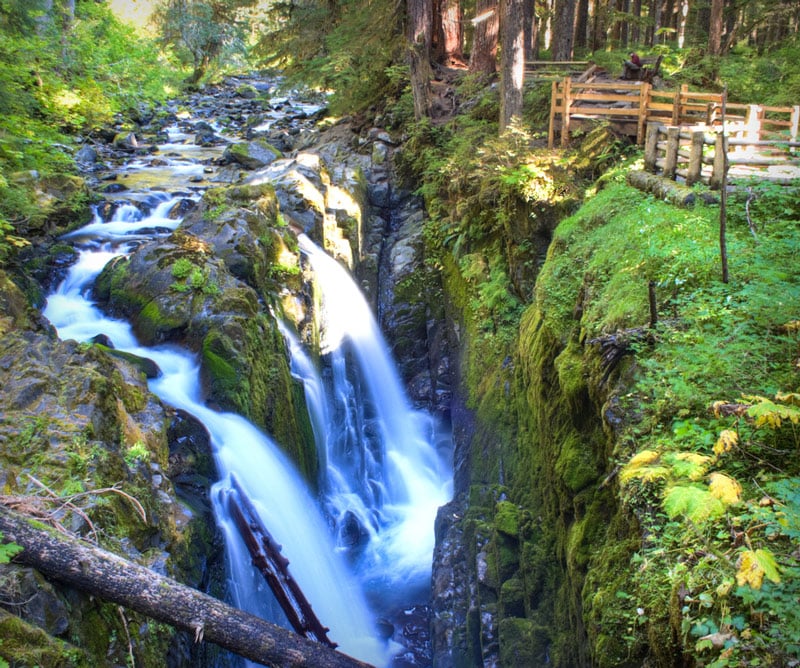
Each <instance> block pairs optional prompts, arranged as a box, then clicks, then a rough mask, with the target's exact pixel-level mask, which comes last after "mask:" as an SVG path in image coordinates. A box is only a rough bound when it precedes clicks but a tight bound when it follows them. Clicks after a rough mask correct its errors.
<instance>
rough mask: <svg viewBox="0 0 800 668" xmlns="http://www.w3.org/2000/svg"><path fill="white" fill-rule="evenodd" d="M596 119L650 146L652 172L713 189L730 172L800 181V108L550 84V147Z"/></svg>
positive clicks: (636, 86) (628, 86)
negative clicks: (723, 113)
mask: <svg viewBox="0 0 800 668" xmlns="http://www.w3.org/2000/svg"><path fill="white" fill-rule="evenodd" d="M723 107H724V108H725V119H724V124H723V121H722V109H723ZM598 120H599V121H606V122H609V123H611V124H612V125H613V127H614V129H615V131H616V132H618V133H620V134H623V135H627V136H628V137H630V138H631V140H633V141H635V142H636V143H637V144H639V145H645V149H646V158H645V163H646V169H648V170H649V171H652V172H654V173H658V172H659V171H661V172H662V173H664V174H665V175H667V176H669V177H670V178H683V179H685V180H686V181H687V182H689V183H694V182H697V181H703V182H705V183H709V184H710V185H712V187H713V186H715V185H719V183H721V180H722V170H723V169H725V168H726V167H727V169H728V178H731V179H734V180H735V179H744V178H758V179H769V180H773V181H777V182H781V183H787V182H790V181H794V180H796V179H800V153H798V149H800V143H798V132H799V131H800V105H795V106H793V107H770V106H764V105H757V104H749V105H745V104H734V103H727V102H726V101H725V100H724V99H723V94H722V93H706V92H693V91H689V89H688V87H687V86H682V87H681V88H680V89H679V90H677V91H664V90H657V89H655V88H654V87H653V86H652V85H651V84H649V83H647V82H622V81H619V82H617V81H576V80H573V79H571V78H563V79H561V80H556V81H553V82H552V96H551V102H550V128H549V133H548V145H549V146H550V147H551V148H553V147H554V146H555V142H556V137H557V136H558V137H559V139H560V144H561V146H562V147H566V146H568V145H569V140H570V134H571V133H572V132H573V131H575V130H577V129H579V128H580V127H581V126H582V125H585V124H586V123H592V122H597V121H598ZM726 154H727V158H728V159H727V164H726V161H725V160H724V157H725V155H726Z"/></svg>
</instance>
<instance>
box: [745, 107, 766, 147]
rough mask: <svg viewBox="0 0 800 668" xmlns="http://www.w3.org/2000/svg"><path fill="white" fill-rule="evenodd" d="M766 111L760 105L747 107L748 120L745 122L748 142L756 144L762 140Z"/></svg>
mask: <svg viewBox="0 0 800 668" xmlns="http://www.w3.org/2000/svg"><path fill="white" fill-rule="evenodd" d="M763 117H764V109H763V108H762V107H761V105H760V104H749V105H747V119H746V120H745V122H744V126H745V129H744V138H745V139H746V140H747V141H748V142H752V143H756V142H757V141H759V140H760V139H761V119H762V118H763Z"/></svg>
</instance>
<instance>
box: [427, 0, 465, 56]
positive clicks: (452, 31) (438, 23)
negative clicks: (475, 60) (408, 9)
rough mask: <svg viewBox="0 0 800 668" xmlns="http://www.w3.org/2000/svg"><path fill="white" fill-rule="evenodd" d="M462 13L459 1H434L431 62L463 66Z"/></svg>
mask: <svg viewBox="0 0 800 668" xmlns="http://www.w3.org/2000/svg"><path fill="white" fill-rule="evenodd" d="M463 49H464V12H463V10H462V8H461V0H434V5H433V60H434V62H437V63H442V64H444V65H464V50H463Z"/></svg>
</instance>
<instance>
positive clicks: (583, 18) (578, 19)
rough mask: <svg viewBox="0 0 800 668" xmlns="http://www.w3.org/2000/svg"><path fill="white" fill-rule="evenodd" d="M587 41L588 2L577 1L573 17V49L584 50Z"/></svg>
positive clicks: (587, 0) (585, 0)
mask: <svg viewBox="0 0 800 668" xmlns="http://www.w3.org/2000/svg"><path fill="white" fill-rule="evenodd" d="M588 41H589V0H578V9H577V13H576V16H575V48H576V49H585V48H586V46H587V44H588Z"/></svg>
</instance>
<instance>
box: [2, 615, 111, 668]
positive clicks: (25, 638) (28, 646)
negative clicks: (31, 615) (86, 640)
mask: <svg viewBox="0 0 800 668" xmlns="http://www.w3.org/2000/svg"><path fill="white" fill-rule="evenodd" d="M0 658H3V659H5V660H6V661H8V662H9V664H10V665H12V666H19V667H20V668H35V667H38V668H84V667H85V668H90V667H91V666H95V665H97V664H96V663H95V662H94V661H91V660H90V659H89V657H88V656H87V655H86V654H85V653H84V652H83V651H82V650H81V649H79V648H77V647H75V646H73V645H70V644H69V643H66V642H64V641H63V640H59V639H58V638H53V637H52V636H49V635H48V634H47V633H45V631H43V630H42V629H40V628H38V627H36V626H32V625H30V624H28V623H27V622H25V621H23V620H22V619H20V618H19V617H16V616H14V615H11V614H9V613H8V612H6V611H5V610H3V609H2V608H0Z"/></svg>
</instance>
